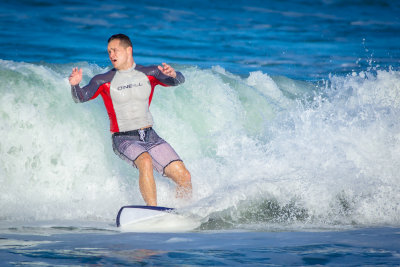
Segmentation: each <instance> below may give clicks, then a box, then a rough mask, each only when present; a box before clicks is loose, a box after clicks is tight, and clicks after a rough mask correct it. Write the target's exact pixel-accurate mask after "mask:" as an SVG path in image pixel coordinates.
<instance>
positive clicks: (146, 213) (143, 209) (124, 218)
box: [116, 205, 174, 227]
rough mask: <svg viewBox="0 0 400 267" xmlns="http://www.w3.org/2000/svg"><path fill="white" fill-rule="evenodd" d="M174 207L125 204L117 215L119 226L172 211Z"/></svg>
mask: <svg viewBox="0 0 400 267" xmlns="http://www.w3.org/2000/svg"><path fill="white" fill-rule="evenodd" d="M173 210H174V209H173V208H167V207H158V206H135V205H134V206H123V207H122V208H121V209H120V210H119V212H118V215H117V219H116V223H117V227H123V226H126V225H131V224H135V223H139V222H142V221H145V220H150V219H154V218H157V217H159V216H163V215H165V214H167V213H171V212H172V211H173Z"/></svg>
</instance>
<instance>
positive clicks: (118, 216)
mask: <svg viewBox="0 0 400 267" xmlns="http://www.w3.org/2000/svg"><path fill="white" fill-rule="evenodd" d="M125 208H130V209H147V210H157V211H171V210H174V208H167V207H159V206H137V205H132V206H123V207H121V208H120V209H119V211H118V215H117V219H116V223H117V227H120V226H121V224H120V217H121V213H122V210H123V209H125Z"/></svg>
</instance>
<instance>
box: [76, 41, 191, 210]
mask: <svg viewBox="0 0 400 267" xmlns="http://www.w3.org/2000/svg"><path fill="white" fill-rule="evenodd" d="M107 51H108V55H109V58H110V61H111V63H112V65H113V66H114V68H113V69H111V70H110V71H108V72H106V73H103V74H99V75H96V76H94V77H93V78H92V79H91V80H90V82H89V84H88V85H86V86H84V87H80V86H79V83H80V82H81V81H82V69H78V68H73V70H72V73H71V75H70V76H69V83H70V84H71V93H72V97H73V99H74V101H75V102H77V103H82V102H86V101H89V100H92V99H94V98H96V97H97V96H99V95H101V96H102V98H103V101H104V105H105V107H106V109H107V113H108V116H109V118H110V131H111V133H112V144H113V149H114V152H115V153H116V154H117V155H118V156H120V157H121V158H122V159H124V160H126V161H128V162H129V163H130V164H132V165H133V166H135V167H136V168H137V169H138V170H139V187H140V192H141V194H142V197H143V199H144V201H145V202H146V204H147V205H148V206H157V191H156V184H155V181H154V175H153V169H155V170H156V171H158V172H159V173H161V174H162V175H163V176H167V177H169V178H171V179H172V180H173V181H174V182H175V183H176V185H177V189H176V196H177V197H179V198H190V197H191V193H192V183H191V176H190V173H189V171H188V170H187V169H186V167H185V165H184V164H183V161H182V160H181V158H180V157H179V155H178V154H177V153H176V152H175V150H174V149H173V148H172V147H171V146H170V145H169V144H168V143H167V142H166V141H165V140H164V139H162V138H161V137H159V136H158V135H157V133H156V132H155V131H154V129H153V128H152V126H153V117H152V115H151V113H150V110H149V106H150V103H151V100H152V97H153V91H154V87H155V86H156V85H162V86H176V85H179V84H182V83H183V82H184V81H185V78H184V76H183V75H182V73H180V72H177V71H175V70H174V68H172V67H171V66H170V65H168V64H166V63H163V64H162V66H147V67H145V66H142V65H137V64H136V63H135V61H134V59H133V54H132V51H133V48H132V42H131V40H130V39H129V37H128V36H126V35H124V34H115V35H113V36H111V37H110V38H109V39H108V46H107Z"/></svg>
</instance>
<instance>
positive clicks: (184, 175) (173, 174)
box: [165, 161, 192, 185]
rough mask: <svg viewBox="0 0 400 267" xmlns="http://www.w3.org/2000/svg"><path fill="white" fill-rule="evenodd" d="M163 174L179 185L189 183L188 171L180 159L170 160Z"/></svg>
mask: <svg viewBox="0 0 400 267" xmlns="http://www.w3.org/2000/svg"><path fill="white" fill-rule="evenodd" d="M165 174H166V175H167V176H168V177H170V178H172V179H173V180H174V181H175V182H176V183H178V184H180V185H183V184H190V183H191V179H192V178H191V175H190V172H189V171H188V170H187V169H186V167H185V165H184V164H183V162H182V161H175V162H172V163H171V164H170V165H169V166H167V168H166V169H165Z"/></svg>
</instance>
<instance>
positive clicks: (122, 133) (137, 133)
mask: <svg viewBox="0 0 400 267" xmlns="http://www.w3.org/2000/svg"><path fill="white" fill-rule="evenodd" d="M151 130H153V128H152V127H148V128H144V129H138V130H132V131H126V132H116V133H113V135H115V136H119V135H133V136H140V132H139V131H144V132H145V133H146V132H148V131H151Z"/></svg>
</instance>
